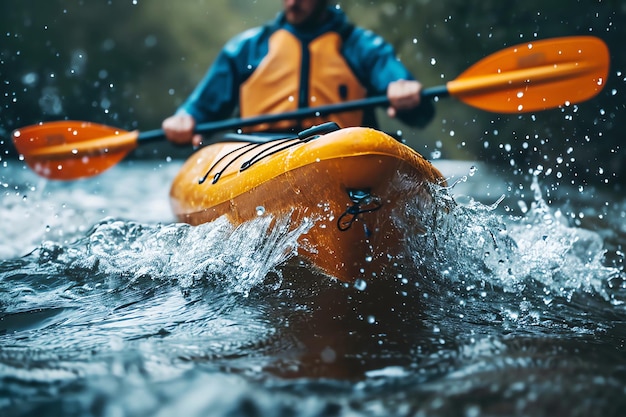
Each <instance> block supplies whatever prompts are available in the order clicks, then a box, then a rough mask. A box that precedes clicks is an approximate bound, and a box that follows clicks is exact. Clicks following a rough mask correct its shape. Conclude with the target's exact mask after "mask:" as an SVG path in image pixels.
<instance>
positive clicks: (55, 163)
mask: <svg viewBox="0 0 626 417" xmlns="http://www.w3.org/2000/svg"><path fill="white" fill-rule="evenodd" d="M138 135H139V132H136V131H135V132H127V131H125V130H121V129H116V128H112V127H109V126H105V125H100V124H96V123H89V122H77V121H71V120H70V121H59V122H49V123H42V124H38V125H33V126H27V127H23V128H20V129H18V130H15V131H14V132H13V143H14V144H15V148H16V149H17V151H18V152H19V153H20V154H21V155H22V156H23V157H24V160H25V161H26V163H27V164H28V166H29V167H31V169H32V170H33V171H35V172H36V173H37V174H39V175H41V176H43V177H46V178H50V179H55V180H73V179H78V178H84V177H90V176H93V175H97V174H99V173H101V172H102V171H105V170H107V169H108V168H110V167H112V166H113V165H115V164H117V163H118V162H119V161H121V160H122V159H123V158H124V157H125V156H126V155H127V154H128V153H129V152H130V151H132V150H133V149H134V148H135V147H136V146H137V137H138Z"/></svg>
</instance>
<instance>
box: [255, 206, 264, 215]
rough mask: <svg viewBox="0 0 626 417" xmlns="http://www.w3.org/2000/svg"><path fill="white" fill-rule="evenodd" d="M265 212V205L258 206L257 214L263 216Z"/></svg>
mask: <svg viewBox="0 0 626 417" xmlns="http://www.w3.org/2000/svg"><path fill="white" fill-rule="evenodd" d="M264 214H265V207H263V206H258V207H257V208H256V215H257V216H262V215H264Z"/></svg>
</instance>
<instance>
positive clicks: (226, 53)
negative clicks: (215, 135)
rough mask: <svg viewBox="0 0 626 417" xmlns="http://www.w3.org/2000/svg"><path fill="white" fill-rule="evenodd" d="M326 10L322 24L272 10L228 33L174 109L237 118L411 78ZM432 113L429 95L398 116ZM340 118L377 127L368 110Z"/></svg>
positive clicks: (370, 37) (387, 51) (368, 38)
mask: <svg viewBox="0 0 626 417" xmlns="http://www.w3.org/2000/svg"><path fill="white" fill-rule="evenodd" d="M329 15H330V17H329V19H327V20H326V22H325V23H324V24H322V25H320V26H319V27H317V28H315V29H314V30H313V31H310V32H304V31H302V30H299V29H298V28H296V27H294V26H292V25H291V24H289V23H288V22H287V21H286V19H285V16H284V13H280V14H279V15H278V16H277V18H276V19H275V20H274V21H273V22H270V23H268V24H266V25H264V26H261V27H258V28H254V29H250V30H247V31H245V32H243V33H241V34H240V35H238V36H236V37H234V38H233V39H231V40H230V41H229V42H228V43H227V44H226V45H225V46H224V48H223V49H222V51H221V52H220V53H219V55H218V56H217V58H216V60H215V62H214V63H213V65H212V66H211V67H210V68H209V70H208V72H207V74H206V75H205V77H204V79H203V80H202V81H201V82H200V83H199V84H198V86H197V87H196V89H195V90H194V91H193V93H192V94H191V95H190V96H189V98H188V99H187V100H186V101H185V102H184V103H183V105H182V106H181V108H180V109H179V110H184V111H185V112H187V113H189V114H191V115H192V116H193V117H194V118H195V119H196V122H198V123H202V122H207V121H213V120H221V119H226V118H228V117H231V116H232V114H233V112H234V111H235V110H239V113H240V115H241V116H242V117H248V116H255V115H259V114H265V113H280V112H285V111H290V110H295V109H297V108H303V107H314V106H315V105H325V104H331V103H335V102H338V101H341V100H354V99H359V98H364V97H366V96H378V95H385V94H386V90H387V85H388V84H389V83H390V82H392V81H396V80H399V79H406V80H412V79H414V78H413V76H412V75H411V74H410V73H409V71H408V70H407V69H406V68H405V66H404V65H403V64H402V63H401V62H400V61H399V60H398V59H397V58H396V55H395V52H394V50H393V48H392V47H391V45H389V44H388V43H386V42H385V41H384V40H383V39H382V38H381V37H380V36H378V35H376V34H374V33H373V32H371V31H368V30H365V29H362V28H360V27H356V26H354V25H353V24H351V23H350V22H348V20H347V18H346V15H345V14H344V13H343V12H342V11H341V10H339V9H336V8H329ZM270 58H271V59H270ZM433 115H434V106H433V103H432V101H430V100H425V101H424V102H423V103H422V104H421V105H420V106H419V107H417V108H416V109H412V110H410V111H405V112H400V113H399V114H398V117H399V118H400V119H401V120H402V121H403V122H405V123H407V124H408V125H411V126H419V127H423V126H425V125H426V124H427V123H428V122H429V121H430V120H431V119H432V117H433ZM338 117H339V116H338ZM346 117H348V119H346V118H345V117H344V118H343V119H341V118H339V120H338V122H339V124H340V126H342V127H346V125H361V126H370V127H377V123H376V119H375V115H374V110H373V109H368V110H365V111H359V112H352V115H347V116H346ZM329 119H330V120H332V119H333V116H328V117H325V118H324V120H307V121H304V122H300V123H298V122H295V121H286V122H283V123H279V124H275V125H273V126H262V127H258V128H257V129H256V130H291V129H300V128H302V127H308V126H309V125H312V124H317V123H319V122H322V121H327V120H329Z"/></svg>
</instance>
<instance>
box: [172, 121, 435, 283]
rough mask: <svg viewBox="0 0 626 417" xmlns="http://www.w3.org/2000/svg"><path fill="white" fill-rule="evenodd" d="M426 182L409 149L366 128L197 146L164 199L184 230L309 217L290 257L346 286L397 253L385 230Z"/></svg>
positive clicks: (428, 173) (393, 229) (393, 237)
mask: <svg viewBox="0 0 626 417" xmlns="http://www.w3.org/2000/svg"><path fill="white" fill-rule="evenodd" d="M427 183H443V179H442V176H441V174H440V173H439V171H438V170H437V169H436V168H434V167H433V166H432V165H431V164H430V163H429V162H428V161H426V160H425V159H424V158H423V157H422V156H421V155H419V154H418V153H416V152H415V151H413V150H412V149H411V148H409V147H407V146H405V145H403V144H401V143H399V142H398V141H396V140H395V139H393V138H391V137H390V136H388V135H386V134H384V133H382V132H380V131H377V130H374V129H369V128H346V129H341V130H337V131H334V132H331V133H327V134H324V135H321V136H313V137H307V138H287V139H282V140H273V141H270V142H266V143H235V142H224V143H218V144H213V145H210V146H207V147H205V148H203V149H201V150H199V151H198V152H196V153H195V154H194V155H192V157H191V158H189V160H188V161H186V163H185V164H184V165H183V167H182V168H181V170H180V172H179V174H178V175H177V176H176V178H175V179H174V181H173V183H172V187H171V190H170V196H171V203H172V208H173V211H174V213H175V214H176V216H177V218H178V219H179V220H180V221H182V222H186V223H190V224H193V225H197V224H201V223H205V222H209V221H212V220H214V219H216V218H218V217H220V216H226V217H227V218H228V219H229V220H230V221H231V222H232V223H233V224H235V225H238V224H241V223H242V222H245V221H248V220H251V219H253V218H255V217H257V216H259V215H271V216H274V218H278V217H281V216H291V222H292V223H291V224H293V225H298V224H301V222H302V221H304V220H305V219H310V220H313V226H312V227H311V228H310V229H309V231H308V232H307V233H305V234H303V235H302V236H300V238H299V241H298V243H299V246H298V256H299V257H300V258H302V259H303V260H304V261H306V262H307V263H309V264H311V265H312V266H313V267H315V268H316V269H317V270H318V271H320V272H322V273H324V274H327V275H330V276H333V277H336V278H338V279H340V280H342V281H347V282H351V281H354V280H355V279H358V278H360V277H361V278H364V277H366V276H371V275H372V274H378V273H382V272H383V271H384V270H385V268H386V267H387V266H388V264H389V260H390V259H392V258H393V257H395V256H397V255H398V254H400V253H401V252H402V247H403V243H402V242H403V236H404V234H405V233H407V231H405V230H399V227H398V225H396V224H394V215H395V214H397V213H395V212H397V210H403V207H402V204H409V202H412V203H416V204H422V203H427V202H429V201H430V199H431V197H430V194H429V190H428V187H427ZM294 227H295V226H294ZM409 233H410V231H409Z"/></svg>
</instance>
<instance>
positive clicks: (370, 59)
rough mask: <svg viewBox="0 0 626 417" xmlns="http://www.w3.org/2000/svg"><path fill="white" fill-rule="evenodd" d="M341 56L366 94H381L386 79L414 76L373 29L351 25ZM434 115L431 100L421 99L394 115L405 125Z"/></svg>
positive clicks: (423, 122) (421, 122) (422, 122)
mask: <svg viewBox="0 0 626 417" xmlns="http://www.w3.org/2000/svg"><path fill="white" fill-rule="evenodd" d="M345 47H346V49H345V52H344V54H345V56H346V59H347V60H348V62H349V63H350V65H351V66H352V68H353V69H354V71H355V73H356V74H357V76H358V77H359V78H360V79H361V81H362V82H363V83H364V85H365V86H366V88H367V89H368V93H369V94H370V95H385V94H386V93H387V86H388V85H389V83H391V82H393V81H397V80H401V79H403V80H415V78H414V77H413V75H412V74H411V73H410V72H409V71H408V70H407V68H406V67H405V66H404V65H403V64H402V62H400V61H399V60H398V58H397V56H396V53H395V51H394V49H393V47H392V46H391V45H390V44H389V43H387V42H386V41H385V40H383V38H382V37H380V36H379V35H376V34H375V33H373V32H371V31H369V30H364V29H362V28H358V27H356V28H354V30H353V31H352V33H351V34H350V36H349V37H348V39H346V44H345ZM434 115H435V106H434V103H433V101H432V100H423V101H422V103H421V104H420V105H419V106H418V107H416V108H414V109H411V110H407V111H402V112H398V118H399V119H400V120H402V122H404V123H406V124H407V125H409V126H415V127H424V126H426V125H427V124H428V123H429V122H430V121H431V120H432V119H433V117H434Z"/></svg>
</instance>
